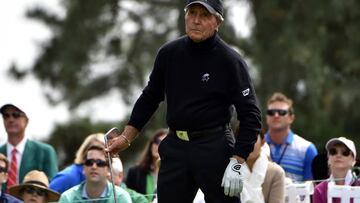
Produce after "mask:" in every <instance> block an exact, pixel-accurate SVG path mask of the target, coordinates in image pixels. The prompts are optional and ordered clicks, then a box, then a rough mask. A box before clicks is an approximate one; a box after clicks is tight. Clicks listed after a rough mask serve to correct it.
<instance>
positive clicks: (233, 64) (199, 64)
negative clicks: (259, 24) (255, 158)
mask: <svg viewBox="0 0 360 203" xmlns="http://www.w3.org/2000/svg"><path fill="white" fill-rule="evenodd" d="M165 98H166V101H167V124H168V126H169V127H170V129H173V130H186V131H196V130H201V129H207V128H213V127H216V126H219V125H224V124H226V123H228V122H229V121H230V118H231V111H230V107H231V105H234V106H235V108H236V111H237V115H238V119H239V121H240V130H239V135H236V140H237V141H236V144H235V152H234V154H237V155H240V156H241V157H243V158H246V157H247V156H248V154H249V153H250V152H251V151H252V149H253V144H254V143H255V142H256V139H257V134H258V133H259V131H260V129H261V113H260V110H259V108H258V106H257V101H256V96H255V91H254V88H253V86H252V83H251V79H250V77H249V74H248V71H247V67H246V64H245V62H244V61H243V60H242V58H241V57H240V55H239V54H238V53H237V52H236V51H235V50H233V49H232V48H230V47H229V46H228V45H227V44H226V43H225V42H223V41H222V40H221V39H220V37H219V36H218V34H215V35H214V36H213V37H211V38H209V39H207V40H206V41H203V42H200V43H195V42H193V41H192V40H191V39H190V38H189V37H187V36H183V37H181V38H179V39H177V40H175V41H172V42H170V43H167V44H165V45H164V46H163V47H161V48H160V50H159V52H158V55H157V57H156V60H155V64H154V69H153V71H152V73H151V74H150V79H149V82H148V84H147V86H146V87H145V89H144V90H143V92H142V95H141V96H140V97H139V99H138V100H137V102H136V103H135V106H134V109H133V112H132V115H131V117H130V121H129V123H128V124H129V125H132V126H134V127H136V128H137V129H139V130H141V129H142V128H143V127H144V125H145V124H146V122H147V121H148V120H149V119H150V117H151V116H152V115H153V113H154V112H155V111H156V109H157V108H158V105H159V103H160V102H162V101H164V99H165Z"/></svg>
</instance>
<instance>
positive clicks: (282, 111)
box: [266, 109, 289, 116]
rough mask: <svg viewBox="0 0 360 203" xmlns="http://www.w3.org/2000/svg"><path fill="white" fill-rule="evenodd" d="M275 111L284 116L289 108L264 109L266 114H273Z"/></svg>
mask: <svg viewBox="0 0 360 203" xmlns="http://www.w3.org/2000/svg"><path fill="white" fill-rule="evenodd" d="M276 113H277V114H278V115H279V116H286V115H287V114H288V113H289V110H285V109H268V110H267V111H266V114H267V115H268V116H275V114H276Z"/></svg>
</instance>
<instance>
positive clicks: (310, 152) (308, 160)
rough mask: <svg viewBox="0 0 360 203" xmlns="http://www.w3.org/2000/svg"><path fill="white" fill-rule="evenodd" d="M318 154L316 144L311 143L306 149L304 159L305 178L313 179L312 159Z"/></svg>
mask: <svg viewBox="0 0 360 203" xmlns="http://www.w3.org/2000/svg"><path fill="white" fill-rule="evenodd" d="M317 154H318V152H317V149H316V147H315V145H314V144H310V145H309V147H308V149H307V150H306V155H305V160H304V180H312V178H313V175H312V167H311V166H312V161H313V159H314V157H315V156H316V155H317Z"/></svg>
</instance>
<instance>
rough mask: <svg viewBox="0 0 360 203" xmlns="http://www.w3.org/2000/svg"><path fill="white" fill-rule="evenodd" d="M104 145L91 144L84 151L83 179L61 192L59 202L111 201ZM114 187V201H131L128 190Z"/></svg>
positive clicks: (128, 202) (110, 186) (111, 191)
mask: <svg viewBox="0 0 360 203" xmlns="http://www.w3.org/2000/svg"><path fill="white" fill-rule="evenodd" d="M104 150H105V149H104V147H101V146H98V145H93V146H90V147H89V148H88V150H87V152H86V156H85V159H84V160H85V162H84V175H85V181H84V182H82V183H81V184H79V185H76V186H74V187H72V188H70V189H69V190H67V191H65V192H64V193H62V194H61V197H60V200H59V203H65V202H66V203H71V202H80V201H89V202H92V201H96V200H100V202H104V203H113V202H115V201H114V189H113V185H112V184H111V183H110V182H109V181H108V175H109V173H110V170H109V164H108V162H107V159H106V156H105V151H104ZM114 187H115V196H116V200H117V201H116V202H121V203H131V198H130V195H129V193H128V192H126V191H125V190H124V189H122V188H120V187H119V186H116V185H115V186H114Z"/></svg>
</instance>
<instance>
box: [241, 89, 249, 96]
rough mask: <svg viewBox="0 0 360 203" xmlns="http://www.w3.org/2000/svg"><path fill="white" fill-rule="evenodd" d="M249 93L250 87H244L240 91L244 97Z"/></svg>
mask: <svg viewBox="0 0 360 203" xmlns="http://www.w3.org/2000/svg"><path fill="white" fill-rule="evenodd" d="M249 93H250V88H246V89H244V90H243V91H242V94H243V96H244V97H246V96H248V95H249Z"/></svg>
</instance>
